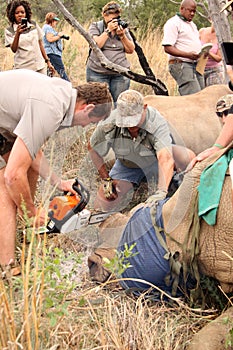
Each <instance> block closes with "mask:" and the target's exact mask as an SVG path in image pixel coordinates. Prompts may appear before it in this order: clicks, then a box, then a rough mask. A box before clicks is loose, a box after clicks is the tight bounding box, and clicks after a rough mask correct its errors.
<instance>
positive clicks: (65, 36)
mask: <svg viewBox="0 0 233 350" xmlns="http://www.w3.org/2000/svg"><path fill="white" fill-rule="evenodd" d="M61 39H65V40H70V37H69V36H68V35H65V34H64V35H62V36H61Z"/></svg>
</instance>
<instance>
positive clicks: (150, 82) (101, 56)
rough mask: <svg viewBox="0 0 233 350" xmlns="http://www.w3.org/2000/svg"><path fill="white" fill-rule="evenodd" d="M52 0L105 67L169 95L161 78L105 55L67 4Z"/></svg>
mask: <svg viewBox="0 0 233 350" xmlns="http://www.w3.org/2000/svg"><path fill="white" fill-rule="evenodd" d="M52 1H53V2H54V4H55V5H56V6H57V7H58V8H59V10H60V11H61V12H62V14H63V16H64V18H65V19H66V21H67V22H68V23H69V24H70V25H71V26H72V27H74V28H75V29H76V30H78V32H79V33H80V34H81V35H82V36H83V37H84V38H85V39H86V41H87V42H88V44H89V45H90V47H91V49H92V50H93V51H94V52H95V54H96V55H97V57H98V59H99V61H100V63H101V65H102V66H103V67H104V68H106V69H109V70H111V71H114V72H117V73H119V74H122V75H124V76H126V77H128V78H129V79H131V80H135V81H137V82H139V83H142V84H146V85H151V86H152V87H153V89H154V91H156V93H157V94H158V95H168V91H167V88H166V86H165V85H164V84H163V83H162V82H161V81H160V80H157V79H155V80H153V79H151V78H150V77H147V76H144V75H140V74H137V73H134V72H132V71H130V70H129V69H127V68H125V67H122V66H119V65H118V64H115V63H113V62H111V61H109V60H108V59H107V58H106V57H105V56H104V54H103V53H102V51H101V50H100V48H99V47H98V45H97V44H96V42H95V40H93V38H92V37H91V36H90V34H89V33H88V32H87V31H86V30H85V29H84V28H83V27H82V26H81V25H80V24H79V23H78V21H77V20H76V19H75V18H74V17H73V16H72V15H71V13H70V12H69V11H68V10H67V9H66V8H65V6H64V5H63V4H62V3H61V1H60V0H52Z"/></svg>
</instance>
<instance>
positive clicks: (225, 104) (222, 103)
mask: <svg viewBox="0 0 233 350" xmlns="http://www.w3.org/2000/svg"><path fill="white" fill-rule="evenodd" d="M232 105H233V94H228V95H225V96H222V97H220V99H219V100H218V101H217V103H216V112H223V111H225V110H227V109H230V108H231V106H232Z"/></svg>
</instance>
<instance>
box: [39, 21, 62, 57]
mask: <svg viewBox="0 0 233 350" xmlns="http://www.w3.org/2000/svg"><path fill="white" fill-rule="evenodd" d="M42 31H43V34H44V37H43V41H44V48H45V51H46V53H47V55H49V54H54V55H58V56H61V55H62V41H61V39H59V40H56V41H54V42H52V43H50V42H49V41H48V40H47V39H46V35H47V34H48V33H51V34H53V35H55V36H56V35H57V34H58V32H57V31H56V30H55V29H54V28H53V27H51V26H50V25H49V24H45V25H44V26H43V28H42Z"/></svg>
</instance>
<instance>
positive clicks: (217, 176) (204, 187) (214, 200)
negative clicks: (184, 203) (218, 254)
mask: <svg viewBox="0 0 233 350" xmlns="http://www.w3.org/2000/svg"><path fill="white" fill-rule="evenodd" d="M232 158H233V149H230V150H229V151H228V152H227V153H225V154H224V155H223V156H222V157H220V158H219V159H218V160H217V161H216V162H215V163H213V164H212V165H209V166H208V167H207V168H205V169H204V171H203V172H202V174H201V177H200V184H199V186H198V192H199V198H198V215H199V216H200V217H202V218H203V219H204V220H205V221H206V222H207V224H209V225H215V223H216V216H217V210H218V206H219V201H220V198H221V193H222V187H223V183H224V179H225V174H226V171H227V168H228V165H229V163H230V161H231V159H232Z"/></svg>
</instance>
